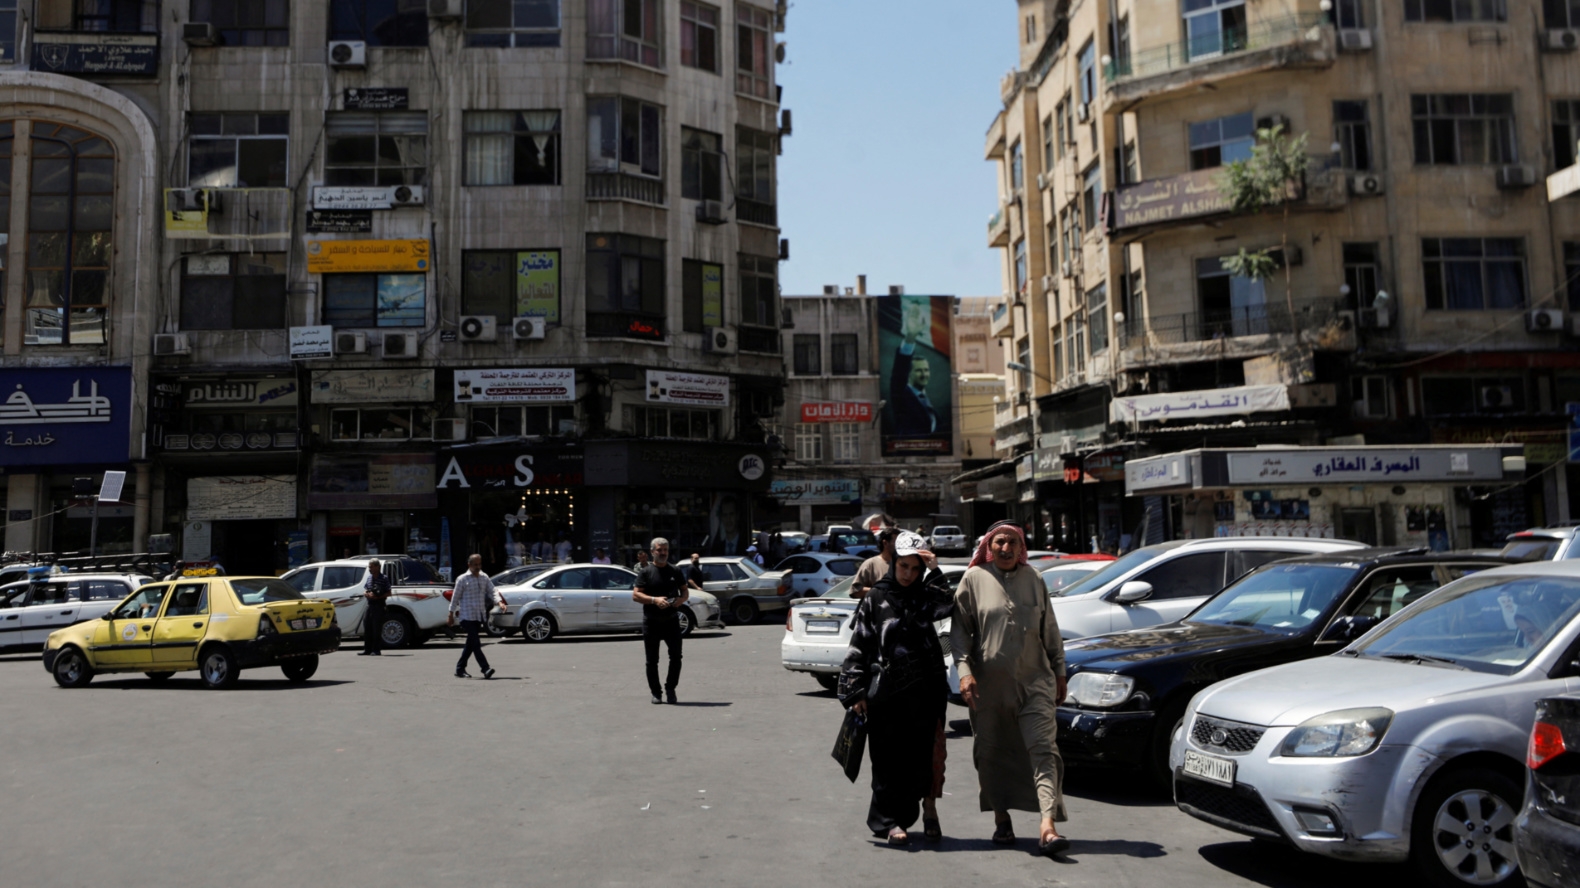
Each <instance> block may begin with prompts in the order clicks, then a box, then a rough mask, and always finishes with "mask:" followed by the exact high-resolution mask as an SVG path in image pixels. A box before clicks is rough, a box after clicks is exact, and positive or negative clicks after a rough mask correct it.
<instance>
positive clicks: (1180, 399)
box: [1108, 385, 1289, 422]
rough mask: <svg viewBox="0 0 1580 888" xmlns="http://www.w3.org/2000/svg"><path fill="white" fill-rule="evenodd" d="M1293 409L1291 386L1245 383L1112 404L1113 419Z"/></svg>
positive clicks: (1147, 396)
mask: <svg viewBox="0 0 1580 888" xmlns="http://www.w3.org/2000/svg"><path fill="white" fill-rule="evenodd" d="M1288 409H1289V387H1288V386H1282V385H1242V386H1236V387H1234V388H1221V389H1205V390H1202V391H1194V392H1164V393H1161V394H1156V395H1137V396H1136V397H1134V398H1115V399H1114V400H1113V402H1112V403H1111V404H1109V407H1108V418H1109V419H1110V420H1111V421H1113V422H1149V421H1154V420H1160V419H1190V418H1195V417H1207V416H1244V415H1246V414H1248V413H1267V412H1271V411H1275V410H1288Z"/></svg>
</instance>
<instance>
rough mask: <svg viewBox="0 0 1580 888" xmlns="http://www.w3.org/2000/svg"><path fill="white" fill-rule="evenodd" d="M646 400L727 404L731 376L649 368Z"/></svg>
mask: <svg viewBox="0 0 1580 888" xmlns="http://www.w3.org/2000/svg"><path fill="white" fill-rule="evenodd" d="M647 400H648V402H649V403H659V404H695V405H697V406H699V407H728V406H730V378H729V377H728V376H709V375H706V374H702V373H676V372H673V371H670V370H649V371H647Z"/></svg>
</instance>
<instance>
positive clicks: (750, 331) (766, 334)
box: [740, 324, 779, 355]
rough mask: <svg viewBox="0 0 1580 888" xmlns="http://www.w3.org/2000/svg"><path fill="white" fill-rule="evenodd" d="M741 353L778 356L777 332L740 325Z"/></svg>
mask: <svg viewBox="0 0 1580 888" xmlns="http://www.w3.org/2000/svg"><path fill="white" fill-rule="evenodd" d="M740 334H741V351H749V352H761V353H763V354H769V355H777V354H779V331H778V330H775V329H774V328H772V327H748V326H746V325H744V324H743V325H741V328H740Z"/></svg>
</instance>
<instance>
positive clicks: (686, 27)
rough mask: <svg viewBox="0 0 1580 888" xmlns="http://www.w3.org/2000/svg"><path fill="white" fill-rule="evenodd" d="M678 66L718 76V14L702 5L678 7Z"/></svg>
mask: <svg viewBox="0 0 1580 888" xmlns="http://www.w3.org/2000/svg"><path fill="white" fill-rule="evenodd" d="M680 63H681V64H682V65H685V66H686V67H688V68H699V69H701V70H703V71H712V72H713V73H715V74H717V73H719V10H718V8H717V7H714V6H709V5H707V4H706V3H690V2H682V3H681V4H680Z"/></svg>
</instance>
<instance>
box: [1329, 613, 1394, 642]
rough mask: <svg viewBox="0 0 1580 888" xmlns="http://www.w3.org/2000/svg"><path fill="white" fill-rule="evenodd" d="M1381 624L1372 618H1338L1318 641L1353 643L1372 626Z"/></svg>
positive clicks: (1358, 616)
mask: <svg viewBox="0 0 1580 888" xmlns="http://www.w3.org/2000/svg"><path fill="white" fill-rule="evenodd" d="M1380 622H1382V621H1381V620H1379V619H1377V618H1376V617H1373V616H1360V615H1357V616H1353V617H1339V618H1338V619H1337V620H1334V621H1333V625H1331V626H1329V627H1328V629H1327V631H1326V632H1324V633H1322V637H1321V638H1319V639H1317V640H1318V641H1354V640H1355V639H1357V638H1360V637H1361V636H1362V635H1365V634H1366V633H1367V631H1369V630H1370V629H1371V628H1372V627H1373V626H1375V625H1377V624H1378V623H1380Z"/></svg>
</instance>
